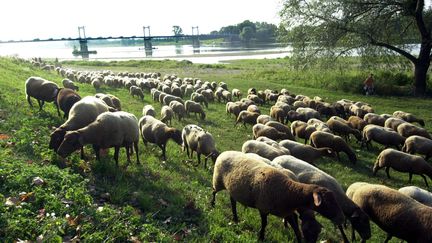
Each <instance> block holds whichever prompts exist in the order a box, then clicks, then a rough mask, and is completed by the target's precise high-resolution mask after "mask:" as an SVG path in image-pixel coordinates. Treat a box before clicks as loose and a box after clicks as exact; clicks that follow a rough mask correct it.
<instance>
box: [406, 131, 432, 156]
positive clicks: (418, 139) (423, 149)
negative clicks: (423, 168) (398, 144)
mask: <svg viewBox="0 0 432 243" xmlns="http://www.w3.org/2000/svg"><path fill="white" fill-rule="evenodd" d="M402 151H403V152H406V153H409V154H415V153H418V154H422V155H424V156H425V160H428V159H429V158H430V157H432V140H431V139H428V138H425V137H422V136H417V135H413V136H409V137H408V138H407V139H406V140H405V144H404V146H403V147H402Z"/></svg>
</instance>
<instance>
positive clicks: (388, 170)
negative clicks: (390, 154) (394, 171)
mask: <svg viewBox="0 0 432 243" xmlns="http://www.w3.org/2000/svg"><path fill="white" fill-rule="evenodd" d="M385 171H386V174H387V177H388V178H389V179H390V166H388V167H386V170H385Z"/></svg>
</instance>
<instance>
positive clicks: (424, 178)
mask: <svg viewBox="0 0 432 243" xmlns="http://www.w3.org/2000/svg"><path fill="white" fill-rule="evenodd" d="M420 176H421V177H423V180H424V181H425V184H426V187H429V185H428V183H427V180H426V177H425V176H424V175H422V174H420Z"/></svg>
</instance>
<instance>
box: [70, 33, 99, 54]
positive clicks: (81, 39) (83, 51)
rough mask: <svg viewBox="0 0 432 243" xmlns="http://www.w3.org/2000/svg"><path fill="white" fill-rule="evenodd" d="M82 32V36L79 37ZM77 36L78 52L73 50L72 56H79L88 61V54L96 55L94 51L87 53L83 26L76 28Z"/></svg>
mask: <svg viewBox="0 0 432 243" xmlns="http://www.w3.org/2000/svg"><path fill="white" fill-rule="evenodd" d="M81 31H82V36H81ZM78 36H79V44H80V50H79V51H78V50H74V51H73V52H72V54H73V55H77V56H78V55H81V56H82V58H83V59H88V58H89V56H90V55H89V54H96V51H89V50H88V43H87V37H86V34H85V26H78Z"/></svg>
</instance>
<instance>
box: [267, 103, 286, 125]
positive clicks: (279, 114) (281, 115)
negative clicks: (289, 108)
mask: <svg viewBox="0 0 432 243" xmlns="http://www.w3.org/2000/svg"><path fill="white" fill-rule="evenodd" d="M270 117H271V118H273V119H275V120H276V121H278V122H280V123H284V122H285V118H286V112H285V110H284V109H282V108H281V107H277V106H272V107H271V108H270Z"/></svg>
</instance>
